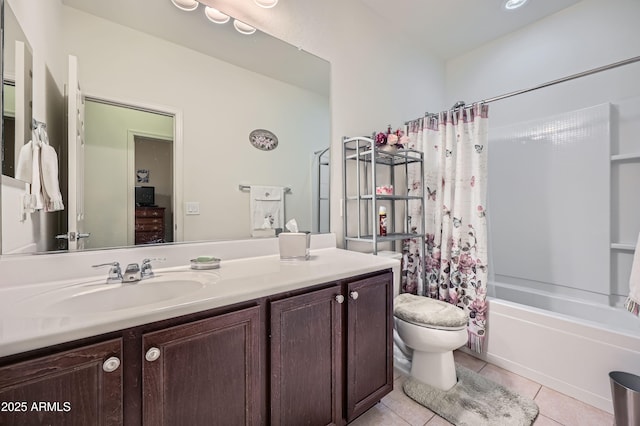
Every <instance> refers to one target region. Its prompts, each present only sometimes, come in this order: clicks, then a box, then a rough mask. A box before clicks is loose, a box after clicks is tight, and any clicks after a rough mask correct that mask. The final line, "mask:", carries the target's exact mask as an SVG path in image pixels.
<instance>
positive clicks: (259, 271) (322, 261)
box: [0, 248, 399, 357]
mask: <svg viewBox="0 0 640 426" xmlns="http://www.w3.org/2000/svg"><path fill="white" fill-rule="evenodd" d="M389 268H396V271H398V268H399V261H397V260H392V259H389V258H384V257H380V256H373V255H371V254H363V253H358V252H353V251H347V250H342V249H338V248H325V249H318V250H312V251H311V258H310V260H308V261H298V262H286V261H281V260H280V258H279V256H278V255H269V256H260V257H253V258H244V259H236V260H228V261H225V260H223V261H222V262H221V267H220V268H219V269H215V270H211V271H208V273H210V274H212V276H214V277H215V282H213V283H211V284H209V285H207V286H205V287H204V288H202V289H200V290H198V291H196V292H192V293H188V294H185V295H184V296H180V297H178V298H172V299H169V300H165V301H159V302H156V303H152V304H147V305H144V306H134V307H130V308H126V309H119V310H117V311H107V312H99V311H100V309H99V304H100V299H99V298H97V299H95V300H96V301H95V302H93V303H95V304H96V309H95V310H93V309H91V306H84V307H83V309H82V311H83V312H82V313H78V312H73V311H71V310H70V311H69V312H59V313H56V314H51V313H44V310H43V306H45V305H44V304H46V303H47V302H46V300H47V297H46V294H48V292H55V291H58V290H59V289H64V288H65V287H68V286H71V285H77V284H78V283H79V282H87V281H89V280H94V281H96V280H101V279H104V278H105V277H104V275H101V276H98V277H95V276H93V277H89V278H87V279H85V280H79V279H75V280H66V281H57V282H51V283H43V284H33V285H27V286H19V287H7V288H2V289H0V357H2V356H7V355H11V354H17V353H20V352H25V351H28V350H32V349H38V348H42V347H46V346H51V345H55V344H59V343H64V342H69V341H73V340H77V339H81V338H85V337H90V336H95V335H99V334H103V333H108V332H112V331H117V330H122V329H126V328H129V327H135V326H138V325H143V324H147V323H151V322H154V321H160V320H164V319H169V318H174V317H178V316H181V315H187V314H191V313H195V312H200V311H204V310H208V309H213V308H218V307H222V306H227V305H231V304H234V303H240V302H245V301H249V300H253V299H257V298H261V297H265V296H269V295H273V294H278V293H282V292H287V291H292V290H297V289H302V288H305V287H309V286H313V285H317V284H322V283H326V282H331V281H335V280H340V279H344V278H348V277H352V276H356V275H361V274H366V273H370V272H376V271H380V270H384V269H389ZM189 270H190V269H189V267H188V266H184V267H177V268H166V269H165V270H163V269H158V270H157V271H156V274H157V275H160V274H161V273H162V272H163V271H171V272H179V271H189ZM154 279H155V278H151V279H149V280H145V281H144V285H145V286H148V287H149V288H150V289H151V288H152V284H154V283H153V280H154ZM113 285H120V284H113ZM127 285H133V286H135V285H140V284H127ZM112 294H117V290H116V291H113V292H112Z"/></svg>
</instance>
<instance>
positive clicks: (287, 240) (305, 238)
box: [278, 232, 311, 260]
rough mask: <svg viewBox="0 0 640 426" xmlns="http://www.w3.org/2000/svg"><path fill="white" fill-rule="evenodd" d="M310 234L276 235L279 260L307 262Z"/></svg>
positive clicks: (289, 233) (285, 233)
mask: <svg viewBox="0 0 640 426" xmlns="http://www.w3.org/2000/svg"><path fill="white" fill-rule="evenodd" d="M310 242H311V234H309V233H306V232H282V233H280V235H278V244H279V246H280V260H308V259H309V243H310Z"/></svg>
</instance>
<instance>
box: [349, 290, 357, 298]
mask: <svg viewBox="0 0 640 426" xmlns="http://www.w3.org/2000/svg"><path fill="white" fill-rule="evenodd" d="M349 296H351V298H352V299H353V300H357V299H358V292H357V291H352V292H351V293H349Z"/></svg>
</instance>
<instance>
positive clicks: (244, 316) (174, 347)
mask: <svg viewBox="0 0 640 426" xmlns="http://www.w3.org/2000/svg"><path fill="white" fill-rule="evenodd" d="M260 340H261V339H260V308H259V307H258V306H255V307H252V308H247V309H243V310H240V311H236V312H232V313H229V314H225V315H221V316H216V317H213V318H207V319H204V320H200V321H196V322H192V323H188V324H183V325H178V326H175V327H171V328H168V329H164V330H160V331H156V332H152V333H145V334H144V335H143V336H142V348H143V352H144V358H145V359H144V360H143V363H142V380H143V386H142V389H143V398H142V407H143V424H144V425H154V426H161V425H167V426H169V425H180V424H184V425H213V424H219V425H258V424H260V416H261V413H260V403H261V398H262V395H261V393H262V392H261V372H260V362H261V361H260V359H261V355H260V354H261V343H260Z"/></svg>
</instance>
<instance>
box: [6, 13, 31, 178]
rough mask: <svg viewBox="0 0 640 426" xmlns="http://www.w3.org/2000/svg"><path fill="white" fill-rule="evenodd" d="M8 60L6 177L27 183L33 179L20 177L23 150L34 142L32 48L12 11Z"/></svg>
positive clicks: (8, 37) (7, 14) (9, 14)
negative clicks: (32, 136)
mask: <svg viewBox="0 0 640 426" xmlns="http://www.w3.org/2000/svg"><path fill="white" fill-rule="evenodd" d="M3 34H4V50H3V52H4V57H3V60H2V66H3V70H2V76H3V85H2V90H3V109H2V133H3V134H2V144H1V145H2V156H1V158H2V174H3V175H5V176H9V177H12V178H19V179H21V180H23V181H30V180H31V176H25V175H24V173H21V175H20V176H16V170H17V165H18V156H19V153H20V149H21V148H22V147H23V145H24V144H25V143H27V142H28V141H29V140H30V134H31V131H30V125H31V124H30V123H31V93H32V87H33V84H32V80H31V79H32V64H33V54H32V48H31V45H30V44H29V41H28V40H27V36H26V35H25V33H24V30H23V29H22V27H21V26H20V24H19V23H18V20H17V19H16V16H15V15H14V14H13V11H12V10H11V8H9V7H7V8H6V9H5V11H4V22H3Z"/></svg>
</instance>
